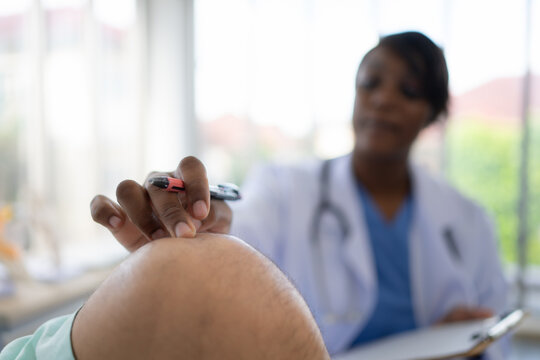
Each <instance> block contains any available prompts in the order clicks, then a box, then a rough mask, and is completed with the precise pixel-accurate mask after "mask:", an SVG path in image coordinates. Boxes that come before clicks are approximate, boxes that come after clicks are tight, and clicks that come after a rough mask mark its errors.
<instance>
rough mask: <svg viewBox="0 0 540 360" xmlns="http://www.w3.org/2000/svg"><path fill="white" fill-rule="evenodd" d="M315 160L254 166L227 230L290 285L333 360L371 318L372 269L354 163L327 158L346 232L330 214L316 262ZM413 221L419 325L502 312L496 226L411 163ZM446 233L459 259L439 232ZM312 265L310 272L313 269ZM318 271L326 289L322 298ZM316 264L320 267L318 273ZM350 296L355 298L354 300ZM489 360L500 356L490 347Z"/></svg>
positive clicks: (322, 223)
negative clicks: (469, 312)
mask: <svg viewBox="0 0 540 360" xmlns="http://www.w3.org/2000/svg"><path fill="white" fill-rule="evenodd" d="M320 171H321V162H320V161H313V162H309V163H305V164H302V165H300V166H295V167H293V166H265V167H259V168H258V169H257V170H256V171H254V172H253V174H252V176H250V177H248V179H247V181H246V182H245V184H244V186H243V200H242V201H240V202H238V203H236V204H231V206H232V207H233V221H232V228H231V233H232V234H233V235H236V236H238V237H240V238H242V239H244V240H245V241H246V242H248V243H250V244H251V245H252V246H254V247H255V248H257V249H258V250H259V251H261V252H262V253H263V254H265V255H266V256H268V257H269V258H270V259H272V260H273V261H274V262H275V263H276V264H277V265H278V266H279V267H280V268H281V269H282V270H283V271H284V272H285V273H286V274H287V275H288V276H289V278H290V279H291V280H292V282H293V283H294V284H295V285H296V287H297V288H298V290H299V291H300V293H301V294H302V295H303V296H304V298H305V300H306V302H307V304H308V305H309V307H310V309H311V311H312V313H313V315H314V317H315V320H316V321H317V323H318V325H319V327H320V329H321V332H322V335H323V338H324V340H325V343H326V346H327V349H328V351H329V352H330V354H336V353H339V352H342V351H344V350H346V349H347V346H348V345H349V344H350V343H351V342H352V341H353V339H354V338H355V336H356V335H357V334H358V332H359V331H360V330H361V329H362V328H363V326H364V325H365V323H366V321H367V320H368V319H369V317H370V314H371V313H372V311H373V308H374V305H375V301H376V296H377V279H376V276H377V274H376V271H375V268H374V264H373V258H372V251H371V248H370V242H369V239H368V234H367V229H366V224H365V223H364V216H363V210H362V205H361V202H360V201H359V200H358V199H359V198H358V195H357V189H356V184H355V181H356V180H355V179H354V176H353V173H352V164H351V156H350V155H348V156H345V157H341V158H338V159H335V160H333V161H332V165H331V170H330V181H329V184H330V186H329V188H328V189H327V190H328V191H329V192H330V199H331V201H332V204H334V205H335V206H337V207H339V208H340V209H342V212H343V213H344V214H345V215H346V217H347V221H348V224H349V227H350V231H349V236H347V237H346V238H345V239H340V236H339V235H336V234H340V230H339V228H338V227H337V226H336V223H337V222H336V221H335V217H332V218H330V217H327V216H325V218H324V219H323V220H321V221H320V232H319V233H320V235H319V236H320V245H319V246H321V250H322V252H323V253H324V261H323V264H319V262H320V261H318V260H317V258H316V257H315V258H314V256H315V255H316V251H313V249H314V248H315V246H317V245H314V242H313V240H312V239H311V235H310V234H311V230H310V229H311V227H312V222H313V216H314V212H315V209H316V206H317V204H318V201H319V192H320ZM411 172H412V174H413V176H412V178H413V189H414V190H413V191H414V194H415V201H416V203H415V206H416V208H415V214H414V217H413V219H414V220H413V224H412V226H411V228H412V230H411V233H410V242H409V257H410V267H411V269H410V274H411V292H412V301H413V307H414V315H415V318H416V322H417V324H418V326H426V325H429V324H433V323H434V322H436V321H437V320H439V319H440V318H441V317H443V316H444V315H445V314H447V313H448V312H449V311H450V310H451V309H452V308H453V307H455V306H458V305H466V306H485V307H489V308H491V309H493V310H494V311H495V312H501V311H503V310H505V309H504V307H505V305H506V291H507V284H506V281H505V278H504V275H503V272H502V269H501V264H500V261H499V257H498V253H497V246H496V239H495V234H494V229H493V224H492V223H491V221H490V220H489V219H488V217H487V216H486V214H485V212H484V211H483V210H482V209H481V208H480V207H479V206H477V205H475V204H474V203H473V202H472V201H470V200H468V199H466V198H465V197H464V196H462V195H461V194H459V193H458V192H457V191H456V190H455V189H454V188H452V187H451V186H449V185H448V184H446V183H445V182H443V181H441V180H439V179H436V178H434V177H432V176H431V175H429V174H428V173H427V172H426V171H424V170H421V169H420V168H418V167H415V166H411ZM447 229H451V232H452V235H451V236H452V237H453V239H454V241H455V244H456V245H457V248H458V253H459V254H460V256H459V258H458V257H456V256H455V254H454V253H453V252H452V251H450V249H449V244H448V240H447V238H446V237H445V235H444V233H445V232H447V231H448V230H447ZM315 264H316V265H315ZM315 266H319V267H320V268H322V273H324V276H325V279H326V284H327V289H326V290H325V291H324V292H321V291H322V290H321V288H320V281H318V279H317V276H316V274H317V270H316V269H315ZM321 266H322V267H321ZM324 293H325V294H327V295H326V296H327V297H328V298H329V305H330V307H331V310H332V311H331V312H332V313H336V314H345V313H348V312H356V313H357V314H358V316H356V317H355V318H354V319H352V321H340V322H338V323H335V324H331V323H328V322H326V321H325V317H324V315H325V314H326V313H328V312H329V311H328V309H325V305H324V302H323V301H322V300H321V297H322V296H323V295H322V294H324ZM351 299H352V300H353V301H351ZM488 355H489V359H490V360H495V359H500V358H502V354H501V351H500V349H499V348H498V346H491V347H490V349H489V353H488Z"/></svg>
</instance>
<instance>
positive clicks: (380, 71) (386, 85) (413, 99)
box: [353, 47, 432, 160]
mask: <svg viewBox="0 0 540 360" xmlns="http://www.w3.org/2000/svg"><path fill="white" fill-rule="evenodd" d="M431 111H432V110H431V106H430V104H429V103H428V101H427V100H426V98H425V96H424V95H423V89H422V84H421V82H420V80H419V78H418V76H415V74H414V73H413V72H412V71H411V69H410V68H409V66H408V65H407V63H406V62H405V61H404V60H403V59H402V58H401V57H399V56H398V55H396V54H394V53H393V52H392V51H391V50H389V49H387V48H384V47H378V48H376V49H374V50H373V51H371V52H370V53H369V54H367V55H366V57H365V58H364V60H363V62H362V64H361V65H360V68H359V70H358V76H357V79H356V98H355V102H354V111H353V127H354V133H355V149H354V151H355V153H357V154H359V155H363V156H368V157H370V158H374V159H380V160H405V159H406V158H407V156H408V153H409V150H410V147H411V145H412V143H413V142H414V140H415V139H416V136H417V135H418V133H419V132H420V131H421V130H422V129H423V128H424V127H425V125H426V124H427V123H428V120H429V117H430V114H431Z"/></svg>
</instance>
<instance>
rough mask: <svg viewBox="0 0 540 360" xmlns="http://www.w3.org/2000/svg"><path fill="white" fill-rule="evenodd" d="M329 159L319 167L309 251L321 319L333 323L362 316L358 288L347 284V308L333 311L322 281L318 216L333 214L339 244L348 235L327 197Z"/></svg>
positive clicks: (342, 217) (345, 223) (341, 217)
mask: <svg viewBox="0 0 540 360" xmlns="http://www.w3.org/2000/svg"><path fill="white" fill-rule="evenodd" d="M331 161H332V160H325V161H324V162H323V164H322V167H321V174H320V179H319V181H320V191H319V204H318V205H317V207H316V208H315V213H314V214H313V219H312V224H311V231H310V234H311V238H310V239H311V243H312V244H311V245H312V246H311V251H312V260H313V268H314V271H315V277H316V282H317V289H318V292H319V299H320V301H321V305H322V306H321V308H322V312H323V314H322V320H323V321H324V322H325V323H327V324H331V325H334V324H337V323H344V322H345V323H355V322H358V321H359V320H360V319H361V318H362V313H361V312H360V311H359V310H356V309H355V305H356V306H357V305H358V304H359V300H360V299H359V295H358V292H356V291H354V287H353V286H351V287H349V288H348V292H349V294H348V296H347V298H348V299H349V305H348V307H347V310H346V311H345V312H343V313H339V312H337V311H333V310H332V307H331V305H330V292H329V290H328V284H327V283H326V275H325V269H326V267H325V261H324V254H323V249H322V244H321V238H320V234H321V231H320V230H321V228H320V227H321V223H322V219H323V217H325V216H333V217H334V218H335V219H336V220H337V223H338V226H339V229H340V239H341V245H343V243H345V240H346V239H347V237H348V236H349V233H350V226H349V222H348V221H347V218H346V216H345V214H344V213H343V211H342V210H341V209H340V208H339V207H337V206H335V205H334V204H333V203H332V202H331V201H330V195H329V191H328V189H329V188H330V187H329V185H330V165H331Z"/></svg>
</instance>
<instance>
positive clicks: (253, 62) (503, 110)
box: [195, 0, 540, 268]
mask: <svg viewBox="0 0 540 360" xmlns="http://www.w3.org/2000/svg"><path fill="white" fill-rule="evenodd" d="M539 8H540V6H539V4H538V2H531V1H525V0H521V1H496V2H493V1H487V0H486V1H474V2H471V1H466V0H458V1H445V0H439V1H427V0H415V1H407V2H402V1H392V0H384V1H374V0H373V1H371V0H365V1H339V2H336V1H329V0H293V1H249V0H234V1H228V2H226V3H224V2H221V1H217V0H198V1H197V2H196V12H195V33H196V38H195V50H196V52H195V53H196V73H195V76H196V81H195V85H196V115H197V119H198V121H199V125H200V129H201V137H202V141H203V142H204V147H203V149H204V152H203V158H204V159H205V161H206V163H207V164H209V166H208V167H209V169H210V170H211V171H214V172H216V174H217V175H216V176H221V177H224V178H225V179H229V180H231V179H232V180H234V181H238V182H241V181H242V179H243V176H244V174H245V172H246V171H247V169H248V168H249V167H250V166H251V165H252V164H253V163H254V162H256V161H260V160H261V159H264V160H268V159H275V160H279V161H290V160H295V159H298V158H300V157H306V156H312V155H317V156H321V157H331V156H336V155H339V154H343V153H346V152H348V151H350V149H351V144H352V138H351V132H350V118H351V114H352V101H353V97H354V81H353V79H354V74H355V72H356V69H357V66H358V63H359V61H360V59H361V56H362V55H363V54H364V53H365V52H366V51H367V50H368V49H369V48H370V47H372V46H373V45H375V43H376V41H377V37H378V36H379V34H381V35H384V34H388V33H392V32H398V31H405V30H419V31H422V32H424V33H426V34H427V35H428V36H430V37H431V38H432V39H433V40H434V41H436V42H437V43H438V44H440V45H441V46H442V47H443V49H444V51H445V54H446V57H447V61H448V66H449V72H450V83H451V93H452V104H451V109H450V118H449V119H448V121H446V122H445V123H444V124H439V125H438V126H436V127H433V128H431V129H429V130H428V131H427V132H425V133H424V134H423V136H422V139H421V141H420V143H419V144H418V146H417V147H416V148H415V157H416V158H417V160H418V161H421V162H423V163H424V164H426V165H428V166H430V167H431V168H432V169H433V170H434V171H438V172H440V173H441V174H443V175H444V176H446V177H447V178H448V179H449V180H450V181H451V182H453V183H454V184H455V185H456V186H457V187H458V188H460V189H461V190H462V191H463V192H465V193H466V194H468V195H469V196H470V197H472V198H473V199H475V200H476V201H477V202H479V203H480V204H482V205H483V206H484V207H486V209H487V210H488V211H489V212H490V214H491V215H492V216H493V217H494V218H495V220H496V222H497V229H498V232H499V235H500V249H501V254H502V257H503V259H504V262H505V264H507V265H508V266H509V268H512V267H514V264H516V263H517V262H519V259H518V256H517V253H518V251H519V250H518V249H521V251H526V254H527V261H528V263H529V264H530V265H540V192H539V191H540V190H539V189H540V183H539V181H540V167H539V165H538V161H534V159H537V158H538V157H539V156H540V153H539V151H540V148H539V146H538V144H539V143H540V142H539V140H538V138H539V136H540V133H539V131H540V124H539V121H540V119H539V116H540V113H539V109H540V97H539V96H540V95H539V92H540V90H539V88H538V86H539V79H540V78H539V76H540V75H539V74H540V62H539V61H540V46H539V45H538V44H540V32H539V29H540V26H539V25H538V20H539V19H540V9H539ZM411 9H422V10H421V11H416V10H415V11H411ZM403 14H408V15H407V16H403ZM527 16H530V18H531V21H530V23H531V24H532V25H531V28H530V29H528V28H527V26H526V24H527V21H526V20H527ZM479 24H481V26H480V25H479ZM528 48H529V49H530V56H529V55H527V49H528ZM527 62H530V70H531V91H530V93H529V94H525V93H524V92H523V88H524V86H523V84H524V77H525V74H526V71H527ZM527 101H528V107H527V112H528V121H529V123H530V125H529V127H528V128H527V127H524V125H523V121H522V119H523V114H522V111H523V110H522V108H523V104H524V103H525V102H527ZM224 134H227V135H226V136H224ZM523 134H528V136H529V139H530V141H529V143H528V145H527V146H528V147H527V150H526V151H525V150H524V148H523V146H522V139H523ZM527 152H528V157H529V166H528V168H527V171H526V173H525V174H523V175H522V174H521V173H520V158H521V156H522V154H527ZM521 179H526V180H527V182H528V189H529V191H528V194H526V197H524V198H525V199H526V200H527V204H526V206H527V208H526V210H527V215H526V218H527V220H528V222H527V223H526V224H525V223H524V222H520V221H519V219H520V216H519V215H518V213H517V210H516V209H517V208H518V204H519V201H520V200H519V199H520V194H522V191H523V188H524V187H523V182H522V181H521ZM524 226H526V227H527V229H525V231H526V234H527V240H528V243H527V248H526V249H525V247H524V246H523V245H520V246H519V247H518V244H517V238H518V234H519V231H520V227H524ZM524 249H525V250H524Z"/></svg>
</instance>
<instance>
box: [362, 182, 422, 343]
mask: <svg viewBox="0 0 540 360" xmlns="http://www.w3.org/2000/svg"><path fill="white" fill-rule="evenodd" d="M358 194H359V198H360V199H359V201H361V202H362V205H363V209H364V216H365V220H366V224H367V229H368V233H369V238H370V243H371V249H372V251H373V259H374V263H375V267H376V271H377V286H378V292H377V295H378V296H377V300H376V304H375V309H374V311H373V313H372V315H371V318H370V319H369V320H368V322H367V323H366V325H365V327H364V328H363V329H362V330H361V331H360V333H359V334H358V336H357V337H356V339H355V340H354V341H353V343H352V344H351V347H354V346H357V345H360V344H363V343H366V342H369V341H373V340H376V339H378V338H381V337H384V336H388V335H392V334H396V333H399V332H402V331H406V330H411V329H415V328H416V327H417V325H416V321H415V319H414V312H413V305H412V296H411V280H410V270H409V233H410V228H411V222H412V218H413V207H414V201H413V196H412V195H411V196H409V197H407V199H406V200H405V201H404V203H403V204H402V205H401V208H400V209H399V211H398V213H397V214H396V215H395V217H394V219H392V220H390V221H388V220H386V219H385V218H384V216H383V214H382V213H381V212H380V210H379V209H378V207H377V205H376V204H375V202H374V201H373V199H372V198H371V196H370V195H369V193H368V192H367V191H366V190H365V189H364V188H363V187H362V186H361V185H360V184H359V185H358Z"/></svg>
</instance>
